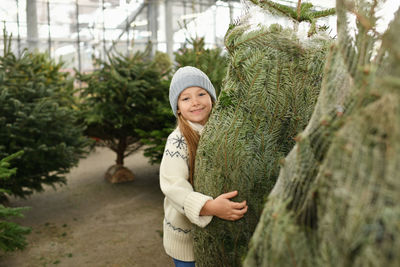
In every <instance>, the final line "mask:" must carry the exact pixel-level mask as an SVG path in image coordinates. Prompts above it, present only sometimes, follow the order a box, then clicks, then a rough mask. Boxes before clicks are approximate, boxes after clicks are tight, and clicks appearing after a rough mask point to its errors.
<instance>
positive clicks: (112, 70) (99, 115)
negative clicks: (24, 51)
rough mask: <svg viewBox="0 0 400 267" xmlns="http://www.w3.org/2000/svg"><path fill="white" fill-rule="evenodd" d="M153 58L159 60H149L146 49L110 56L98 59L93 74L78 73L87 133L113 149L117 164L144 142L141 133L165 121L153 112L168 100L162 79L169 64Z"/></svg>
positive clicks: (159, 56)
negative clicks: (102, 59) (106, 60)
mask: <svg viewBox="0 0 400 267" xmlns="http://www.w3.org/2000/svg"><path fill="white" fill-rule="evenodd" d="M156 58H161V59H160V60H158V61H154V60H152V59H150V57H149V51H147V50H146V51H144V52H136V53H135V54H133V55H128V56H123V55H116V56H110V57H109V60H108V62H104V61H100V60H99V61H98V63H99V65H100V66H101V68H99V69H97V70H95V71H94V72H93V73H88V74H78V79H80V80H81V81H82V82H84V83H86V85H87V86H86V87H83V88H81V90H80V94H81V97H82V102H81V105H80V108H81V111H82V117H83V119H84V121H85V123H86V124H87V127H88V128H87V134H88V135H89V136H91V137H96V138H97V140H98V144H99V145H103V146H106V147H108V148H110V149H111V150H113V151H114V152H115V153H116V154H117V159H116V163H117V164H119V165H123V163H124V158H125V157H127V156H129V155H131V154H132V153H134V152H135V151H137V150H138V149H139V148H140V147H141V146H142V145H143V144H142V142H141V141H140V140H141V138H143V133H146V132H151V131H153V130H155V129H157V128H158V127H160V126H161V125H164V123H165V122H164V121H162V120H163V119H164V117H163V116H162V115H163V114H161V115H160V114H157V113H156V112H157V111H159V110H160V109H161V108H162V107H163V106H165V105H166V103H168V84H167V82H166V81H165V80H163V79H164V78H165V76H166V75H167V74H168V72H169V67H168V60H166V59H165V57H162V56H161V55H160V54H158V56H157V57H156ZM159 62H160V64H157V63H159ZM140 134H142V135H140Z"/></svg>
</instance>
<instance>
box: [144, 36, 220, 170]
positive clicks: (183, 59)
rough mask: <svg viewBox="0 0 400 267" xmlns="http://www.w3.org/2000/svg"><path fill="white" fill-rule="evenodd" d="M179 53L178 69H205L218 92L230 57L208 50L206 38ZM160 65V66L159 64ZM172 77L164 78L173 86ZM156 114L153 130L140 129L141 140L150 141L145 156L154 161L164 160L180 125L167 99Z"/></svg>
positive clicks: (187, 46) (198, 39) (192, 42)
mask: <svg viewBox="0 0 400 267" xmlns="http://www.w3.org/2000/svg"><path fill="white" fill-rule="evenodd" d="M174 54H175V61H176V66H177V68H180V67H184V66H194V67H197V68H199V69H201V70H202V71H203V72H204V73H206V74H207V76H208V77H210V80H211V82H212V83H213V85H214V87H215V89H216V91H217V94H218V92H219V88H221V86H222V83H223V79H224V77H225V74H226V68H227V64H228V62H227V57H226V55H224V53H223V51H222V49H221V48H214V49H206V48H205V43H204V38H197V39H191V40H188V41H187V42H186V43H185V44H184V46H183V47H182V48H180V49H179V50H178V51H177V52H175V53H174ZM156 61H157V62H160V61H163V59H162V58H157V55H156ZM156 65H160V64H159V63H157V64H156ZM170 79H171V77H170V76H168V78H167V79H165V80H163V83H166V86H168V87H169V83H170V81H171V80H170ZM153 111H154V112H152V116H153V117H154V118H157V121H158V123H157V124H155V125H154V127H155V129H153V130H151V131H139V133H140V136H141V137H142V139H141V141H142V142H143V143H144V144H146V145H147V146H146V148H145V151H144V155H145V156H147V157H149V158H150V162H151V163H160V161H161V158H162V155H163V153H164V147H165V143H166V141H167V137H168V135H169V134H170V133H171V132H172V130H173V129H174V128H175V127H176V118H175V116H174V115H173V114H172V112H171V107H170V104H169V101H168V99H167V100H166V101H165V102H162V103H161V102H160V105H157V106H156V107H154V109H153Z"/></svg>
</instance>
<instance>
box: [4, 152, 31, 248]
mask: <svg viewBox="0 0 400 267" xmlns="http://www.w3.org/2000/svg"><path fill="white" fill-rule="evenodd" d="M22 154H23V152H22V151H20V152H18V153H15V154H12V155H10V156H8V157H7V158H4V159H2V160H0V179H1V180H3V179H9V177H10V176H12V175H14V174H15V173H16V169H15V168H14V169H10V163H9V162H10V161H11V160H13V159H15V158H19V157H20V156H21V155H22ZM0 190H1V191H4V190H3V189H0ZM23 210H26V208H6V207H4V206H3V205H1V204H0V249H1V250H3V251H14V250H17V249H23V248H25V246H26V244H27V243H26V240H25V235H27V234H29V233H30V231H31V229H30V228H27V227H22V226H20V225H18V224H16V223H13V222H10V221H8V219H9V218H11V217H22V216H23V215H22V211H23Z"/></svg>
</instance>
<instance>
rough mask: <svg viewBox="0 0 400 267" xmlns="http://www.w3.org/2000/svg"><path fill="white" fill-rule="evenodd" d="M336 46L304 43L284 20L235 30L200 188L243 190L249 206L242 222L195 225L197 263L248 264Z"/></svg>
mask: <svg viewBox="0 0 400 267" xmlns="http://www.w3.org/2000/svg"><path fill="white" fill-rule="evenodd" d="M329 43H330V39H329V38H328V37H327V36H322V35H318V34H317V35H315V36H313V38H308V39H307V40H305V41H301V40H300V39H299V38H298V37H297V36H296V33H294V32H293V31H292V30H290V29H283V28H282V27H281V26H279V25H272V26H270V27H261V26H259V27H258V28H257V29H251V26H250V25H248V23H246V22H245V21H242V22H241V23H239V24H237V25H231V27H230V29H229V30H228V32H227V34H226V36H225V46H226V49H227V51H228V53H229V66H228V71H227V75H226V78H225V81H224V86H223V88H222V92H221V94H220V96H219V99H218V102H217V104H216V106H215V108H214V110H213V113H212V115H211V117H210V120H209V122H208V123H207V125H206V128H205V130H204V133H203V135H202V137H201V140H200V143H199V148H198V151H197V156H196V169H195V181H194V183H195V185H194V186H195V190H196V191H199V192H202V193H205V194H207V195H211V196H213V197H216V196H218V195H220V194H221V193H226V192H228V191H232V190H238V192H239V195H238V197H237V198H235V199H234V200H235V201H241V200H244V199H245V200H247V203H248V206H249V210H248V212H247V213H246V215H245V217H244V218H242V219H241V220H239V221H236V222H230V221H224V220H221V219H218V218H216V217H214V218H213V220H212V221H211V223H210V224H209V225H208V226H207V227H206V228H204V229H200V228H196V229H195V231H194V240H195V254H196V265H198V266H230V267H232V266H240V265H241V261H242V259H243V257H244V256H245V255H246V252H247V245H248V242H249V240H250V238H251V235H252V234H253V231H254V229H255V227H256V225H257V222H258V220H259V217H260V215H261V212H262V208H263V203H264V199H265V197H266V196H267V195H268V193H269V191H270V190H271V189H272V187H273V186H274V184H275V181H276V178H277V176H278V173H279V161H280V159H282V158H284V157H285V156H286V154H287V153H288V152H289V151H290V150H291V148H292V147H293V145H294V140H293V138H294V137H295V136H296V135H297V133H299V132H300V131H302V130H303V129H304V127H305V126H306V124H307V122H308V120H309V118H310V116H311V114H312V112H313V109H314V105H315V103H316V100H317V97H318V94H319V90H320V87H321V81H322V67H323V65H324V61H325V55H326V51H327V47H328V45H329Z"/></svg>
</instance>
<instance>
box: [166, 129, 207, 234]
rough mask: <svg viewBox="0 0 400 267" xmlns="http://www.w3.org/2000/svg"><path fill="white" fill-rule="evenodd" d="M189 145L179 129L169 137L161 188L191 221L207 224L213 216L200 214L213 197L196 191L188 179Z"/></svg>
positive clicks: (175, 206) (197, 223)
mask: <svg viewBox="0 0 400 267" xmlns="http://www.w3.org/2000/svg"><path fill="white" fill-rule="evenodd" d="M187 158H188V155H187V145H186V142H185V140H184V138H183V136H182V135H181V134H180V132H179V131H177V130H175V131H174V132H172V134H171V135H170V136H169V137H168V140H167V144H166V146H165V150H164V155H163V158H162V160H161V165H160V188H161V191H162V192H163V193H164V195H165V197H166V198H167V199H168V200H169V202H170V203H171V205H172V206H173V207H174V208H175V209H176V210H177V211H179V212H180V213H182V214H184V215H185V216H186V217H187V218H188V219H189V221H190V222H192V223H193V224H196V225H198V226H200V227H205V226H207V225H208V224H209V223H210V221H211V219H212V216H200V211H201V209H202V207H203V206H204V204H205V203H206V202H207V201H208V200H212V197H210V196H206V195H203V194H201V193H198V192H194V190H193V187H192V185H191V184H190V183H189V181H188V177H189V169H188V164H187Z"/></svg>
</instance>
